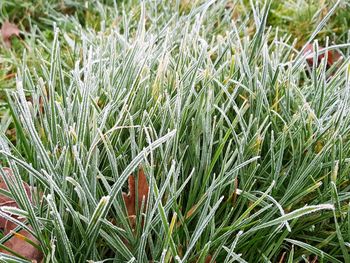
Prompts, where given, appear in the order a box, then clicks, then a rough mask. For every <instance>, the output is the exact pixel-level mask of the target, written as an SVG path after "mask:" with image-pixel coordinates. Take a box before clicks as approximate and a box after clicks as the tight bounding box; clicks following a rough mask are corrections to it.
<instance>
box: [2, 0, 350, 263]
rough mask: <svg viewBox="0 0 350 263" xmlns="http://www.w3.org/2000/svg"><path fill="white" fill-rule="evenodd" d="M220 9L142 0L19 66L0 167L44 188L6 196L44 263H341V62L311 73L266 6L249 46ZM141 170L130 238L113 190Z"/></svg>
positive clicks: (240, 25) (344, 69)
mask: <svg viewBox="0 0 350 263" xmlns="http://www.w3.org/2000/svg"><path fill="white" fill-rule="evenodd" d="M225 6H226V2H225V1H218V2H215V3H214V1H204V2H200V3H197V4H196V5H193V6H191V9H190V11H187V12H183V11H182V10H180V5H176V6H174V5H172V4H171V3H168V2H161V3H155V2H153V1H150V2H147V3H146V4H142V5H140V6H138V7H137V8H136V7H135V9H134V10H135V12H134V13H133V14H130V15H128V14H126V13H125V12H122V10H120V11H119V12H118V13H117V14H119V15H121V19H120V20H119V21H120V22H119V23H116V24H115V25H114V26H113V27H111V28H108V27H101V31H100V32H96V31H94V30H88V29H87V30H84V29H81V28H79V24H78V21H76V20H74V19H72V22H71V23H73V24H74V23H76V26H77V28H79V29H78V30H76V31H75V33H76V34H77V35H78V36H79V38H80V41H75V42H74V40H73V42H72V39H70V38H67V37H66V38H61V36H62V35H64V32H60V30H59V29H58V28H55V30H54V37H53V39H54V40H53V43H52V44H51V45H50V46H46V45H45V44H44V43H43V44H42V46H43V47H44V48H47V49H49V50H50V53H51V56H50V58H49V59H47V58H45V57H43V56H40V52H38V60H39V61H40V62H41V63H40V65H41V67H40V69H38V70H31V69H30V68H28V66H27V65H26V63H23V64H22V65H21V68H20V69H19V71H18V75H17V77H16V89H15V90H7V92H6V99H7V102H8V107H9V114H8V115H6V116H7V118H8V121H7V122H6V121H4V123H9V122H13V123H14V127H15V131H16V140H15V141H14V142H13V141H12V142H11V141H10V140H9V138H8V137H6V135H5V134H4V133H2V134H1V152H0V153H1V161H2V164H3V166H5V165H6V166H9V167H10V168H11V169H12V170H13V173H14V175H15V176H16V177H17V178H18V179H19V178H23V179H25V180H26V181H27V182H29V183H30V184H31V185H33V186H35V187H37V190H38V191H36V192H37V193H40V192H42V193H43V197H42V201H38V202H35V203H37V204H38V205H37V206H33V205H32V204H31V203H30V201H29V200H27V199H25V198H23V196H24V195H23V189H22V188H21V187H18V189H14V191H11V195H12V196H13V198H14V199H15V200H16V201H18V203H19V204H20V209H19V210H18V213H19V214H20V215H21V216H25V218H26V221H27V223H28V224H30V225H31V226H32V228H33V230H32V232H33V234H34V235H35V236H36V238H37V239H38V240H39V241H40V247H41V249H42V251H43V253H44V255H45V258H46V262H86V261H87V260H89V261H90V262H101V261H104V262H106V261H110V262H149V261H151V260H153V261H155V262H197V261H199V262H204V260H205V259H206V258H207V256H208V255H211V256H212V260H213V261H214V260H216V262H233V261H238V262H266V261H271V262H278V261H280V260H283V258H285V259H286V260H288V262H295V261H301V260H303V259H305V260H307V259H310V260H312V259H313V258H315V257H316V256H317V257H318V259H319V260H320V261H324V262H350V258H349V254H348V252H349V242H350V236H349V234H348V233H349V230H350V225H349V219H350V218H349V212H350V210H349V194H348V192H349V178H348V173H349V167H348V166H349V165H348V162H349V159H348V156H349V154H350V147H349V146H350V145H349V143H350V141H349V124H350V117H349V116H350V114H349V107H348V104H349V88H350V85H349V84H350V82H349V74H350V70H349V59H348V58H345V59H344V60H343V62H342V64H341V65H340V66H337V67H333V68H331V69H327V67H326V66H327V62H326V61H327V60H325V61H323V62H322V63H321V64H320V65H319V66H318V67H316V66H315V67H312V68H311V73H310V74H308V73H307V71H306V67H307V63H306V61H305V56H306V55H303V53H302V52H299V51H297V50H296V49H295V48H294V46H291V45H289V44H288V43H286V41H285V40H284V39H285V38H280V37H279V36H278V34H275V32H274V31H272V30H273V29H268V28H267V27H266V21H267V17H268V13H269V4H268V3H266V4H265V5H261V6H254V12H253V13H252V16H253V17H252V18H253V20H254V23H255V25H254V27H255V28H256V30H255V33H254V35H253V36H252V37H249V36H245V35H246V32H247V30H248V29H247V27H248V24H249V23H250V22H249V17H242V18H241V19H239V20H238V21H235V20H232V12H231V11H230V10H229V9H225ZM334 10H335V9H334V8H333V9H331V10H330V12H333V11H334ZM330 15H331V13H329V14H328V15H326V16H325V17H324V19H323V20H322V21H321V22H320V23H321V26H319V27H318V28H317V31H316V32H314V33H313V34H312V38H314V37H315V36H316V35H317V33H318V31H319V30H321V29H322V25H324V24H325V23H326V22H327V18H328V17H329V16H330ZM130 16H132V17H135V16H137V17H138V18H139V19H138V22H137V23H136V22H135V20H134V19H131V18H130ZM218 22H219V23H218ZM242 36H243V37H242ZM312 38H311V39H309V41H312V40H313V39H312ZM271 39H273V41H271ZM314 45H315V50H317V42H316V43H315V44H314ZM62 46H64V47H68V48H70V51H69V52H70V53H71V54H72V56H71V57H74V58H75V60H74V63H73V66H69V64H67V62H66V60H65V57H63V56H62V52H63V51H62ZM340 47H342V48H343V49H344V52H345V51H346V50H345V49H347V45H343V46H340ZM340 47H338V46H332V47H326V48H329V49H330V48H340ZM76 52H77V54H79V55H76ZM316 58H317V54H315V59H314V60H315V61H316V60H317V59H316ZM24 61H26V60H25V57H24ZM39 70H40V71H39ZM330 72H332V74H331V77H330V74H329V73H330ZM28 97H29V98H30V102H28ZM139 166H142V167H143V169H144V171H145V174H146V175H147V178H148V182H149V185H150V192H149V196H148V200H147V209H146V210H145V213H144V214H143V215H138V217H137V220H138V221H137V222H138V223H137V224H136V228H135V229H134V230H133V229H132V228H131V226H130V225H129V221H128V219H127V212H126V209H125V205H124V202H123V199H122V191H123V189H124V190H126V189H125V188H126V180H127V178H128V176H129V175H130V174H131V173H133V172H134V173H135V172H136V171H137V170H138V167H139ZM36 198H37V199H38V200H40V199H41V197H40V196H37V197H36ZM21 210H23V211H21ZM112 222H113V223H112ZM6 238H7V237H6V236H5V237H4V238H3V239H2V242H3V241H4V240H5V239H6ZM17 262H24V261H23V260H21V259H19V258H18V259H17Z"/></svg>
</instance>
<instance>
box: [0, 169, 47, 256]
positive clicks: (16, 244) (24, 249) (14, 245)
mask: <svg viewBox="0 0 350 263" xmlns="http://www.w3.org/2000/svg"><path fill="white" fill-rule="evenodd" d="M3 171H4V172H5V174H6V176H7V177H8V179H9V181H10V182H14V180H13V174H12V171H11V169H10V168H3ZM23 186H24V189H25V190H26V193H27V196H28V198H29V199H30V201H32V198H31V191H30V187H29V185H28V184H26V183H25V182H23ZM0 188H1V189H3V190H6V191H8V187H7V185H6V183H5V182H4V180H3V178H1V177H0ZM0 206H12V207H18V204H17V203H16V201H14V200H13V199H11V198H9V197H8V196H5V195H1V194H0ZM12 217H13V218H15V219H17V220H19V221H24V220H23V219H22V218H18V217H16V216H13V215H12ZM16 226H17V225H16V224H15V223H13V222H11V221H9V220H7V219H5V218H3V217H0V228H2V229H3V230H4V234H5V235H7V234H8V233H10V232H13V230H14V229H15V228H16ZM13 234H14V235H13V236H12V237H11V238H10V239H9V240H8V241H7V242H5V243H4V244H3V245H4V246H6V247H8V248H9V249H11V250H13V251H14V252H16V253H18V254H19V255H21V256H23V257H25V258H27V259H30V260H33V261H35V260H36V261H38V262H39V261H40V260H41V259H42V258H43V254H42V252H41V251H39V250H38V249H37V248H36V247H34V246H33V245H32V244H30V243H29V242H28V240H30V241H31V242H33V243H35V244H39V242H38V240H36V238H35V237H34V236H33V235H31V234H30V233H29V232H27V231H26V230H23V229H22V230H20V231H19V232H17V233H14V232H13ZM0 252H1V253H6V254H11V253H10V252H8V251H7V250H5V249H0Z"/></svg>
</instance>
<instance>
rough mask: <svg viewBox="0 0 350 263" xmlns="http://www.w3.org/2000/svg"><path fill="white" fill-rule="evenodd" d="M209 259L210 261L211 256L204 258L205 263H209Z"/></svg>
mask: <svg viewBox="0 0 350 263" xmlns="http://www.w3.org/2000/svg"><path fill="white" fill-rule="evenodd" d="M211 259H212V256H211V255H208V256H207V257H206V258H205V261H204V262H205V263H210V262H211ZM215 262H216V261H213V263H215Z"/></svg>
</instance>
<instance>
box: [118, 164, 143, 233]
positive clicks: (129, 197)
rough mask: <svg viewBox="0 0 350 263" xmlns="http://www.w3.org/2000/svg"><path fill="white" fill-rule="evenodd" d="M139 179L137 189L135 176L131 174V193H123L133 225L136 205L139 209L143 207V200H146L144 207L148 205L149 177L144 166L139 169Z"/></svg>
mask: <svg viewBox="0 0 350 263" xmlns="http://www.w3.org/2000/svg"><path fill="white" fill-rule="evenodd" d="M137 179H138V183H137V190H136V189H135V184H136V183H135V176H133V175H130V176H129V180H128V184H129V193H128V194H126V193H123V199H124V203H125V206H126V209H127V212H128V217H129V221H130V224H131V226H132V227H134V226H135V217H136V214H137V210H136V207H137V209H140V208H141V205H142V200H144V207H146V205H147V197H148V191H149V186H148V183H147V179H146V176H145V173H144V172H143V169H142V168H141V169H140V170H139V174H138V178H137ZM136 191H137V192H136ZM136 196H137V203H136Z"/></svg>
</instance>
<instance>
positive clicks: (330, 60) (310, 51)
mask: <svg viewBox="0 0 350 263" xmlns="http://www.w3.org/2000/svg"><path fill="white" fill-rule="evenodd" d="M318 52H319V55H318V57H317V62H316V66H318V65H319V64H320V62H321V60H322V59H323V58H325V56H326V54H327V66H328V67H331V66H332V65H333V64H334V63H336V62H337V61H338V60H340V59H341V57H342V56H341V54H340V53H339V52H338V51H336V50H327V51H325V50H324V47H322V46H319V51H318ZM303 53H304V54H305V55H307V56H306V61H307V63H308V64H309V66H310V67H312V66H313V62H314V47H313V45H312V44H307V45H306V47H305V49H304V51H303Z"/></svg>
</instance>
